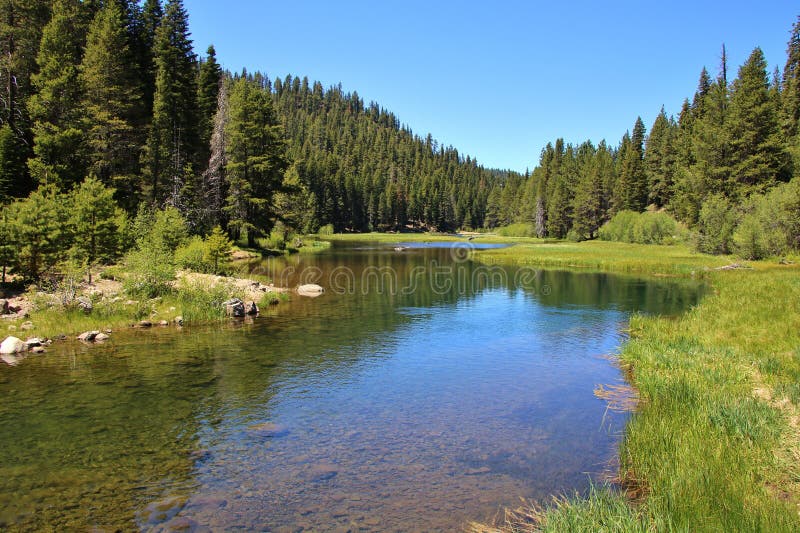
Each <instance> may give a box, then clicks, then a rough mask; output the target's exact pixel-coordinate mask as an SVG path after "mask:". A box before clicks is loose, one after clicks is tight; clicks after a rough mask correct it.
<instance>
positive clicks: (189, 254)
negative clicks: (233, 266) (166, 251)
mask: <svg viewBox="0 0 800 533" xmlns="http://www.w3.org/2000/svg"><path fill="white" fill-rule="evenodd" d="M232 246H233V243H231V241H230V239H228V237H227V235H225V233H224V232H223V231H222V229H221V228H220V227H219V226H216V227H215V228H214V229H213V230H212V232H211V234H210V235H209V236H208V237H206V238H205V239H202V238H201V237H199V236H194V237H192V238H191V239H189V240H188V242H186V244H184V245H182V246H181V247H179V248H178V249H177V250H176V251H175V262H176V264H177V265H178V266H179V267H180V268H185V269H188V270H192V271H195V272H203V273H206V274H227V273H229V271H230V252H231V247H232Z"/></svg>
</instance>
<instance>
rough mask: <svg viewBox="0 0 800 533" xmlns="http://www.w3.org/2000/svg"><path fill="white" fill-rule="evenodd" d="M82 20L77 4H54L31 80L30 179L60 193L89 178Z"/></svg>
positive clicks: (63, 0)
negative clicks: (83, 104)
mask: <svg viewBox="0 0 800 533" xmlns="http://www.w3.org/2000/svg"><path fill="white" fill-rule="evenodd" d="M80 18H81V4H80V2H78V0H56V1H55V3H54V4H53V15H52V18H51V19H50V22H48V23H47V26H45V28H44V30H43V32H42V42H41V45H40V47H39V53H38V55H37V57H36V62H37V64H38V65H39V72H38V73H37V74H35V75H34V76H32V81H33V85H34V87H35V88H36V90H37V93H36V94H34V95H33V96H31V98H30V101H29V105H28V108H29V111H30V115H31V118H32V120H33V121H34V123H33V133H34V139H35V141H34V142H35V144H34V147H33V151H34V153H35V157H34V158H33V159H31V160H30V161H29V162H28V166H29V168H30V172H31V176H32V177H33V178H34V179H35V180H36V181H37V182H39V183H43V184H44V183H53V184H55V185H56V186H58V187H61V188H69V187H71V186H72V185H73V184H75V183H78V182H80V181H81V180H82V179H83V178H84V177H85V175H86V158H85V145H84V134H83V129H82V124H81V119H82V117H81V112H80V107H81V106H80V102H81V99H82V92H81V84H80V81H79V76H78V65H79V64H80V61H81V52H82V48H83V41H84V39H83V35H81V32H80V31H78V30H77V29H76V27H75V22H76V20H80Z"/></svg>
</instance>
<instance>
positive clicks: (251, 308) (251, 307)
mask: <svg viewBox="0 0 800 533" xmlns="http://www.w3.org/2000/svg"><path fill="white" fill-rule="evenodd" d="M246 313H247V314H248V315H257V314H258V306H257V305H256V303H255V302H250V303H248V304H247V309H246Z"/></svg>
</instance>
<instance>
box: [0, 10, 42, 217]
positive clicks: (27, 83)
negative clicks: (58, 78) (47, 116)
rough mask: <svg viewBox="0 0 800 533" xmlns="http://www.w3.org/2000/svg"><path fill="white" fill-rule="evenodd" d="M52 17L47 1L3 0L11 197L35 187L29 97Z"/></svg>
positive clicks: (1, 83)
mask: <svg viewBox="0 0 800 533" xmlns="http://www.w3.org/2000/svg"><path fill="white" fill-rule="evenodd" d="M49 17H50V9H49V2H47V1H45V0H0V91H2V93H1V94H0V144H2V146H0V152H2V153H0V176H3V177H0V181H3V180H5V181H6V184H5V186H3V185H0V188H3V189H4V191H5V194H6V195H8V196H15V197H21V196H25V195H27V194H28V193H29V192H30V191H31V190H33V188H34V184H33V181H32V180H31V177H30V174H29V173H28V165H27V159H28V158H29V157H30V156H31V145H32V133H31V130H30V128H31V124H30V117H29V115H28V99H29V98H30V96H31V94H32V93H33V87H32V85H31V76H32V75H33V74H34V73H35V71H36V69H37V65H36V55H37V52H38V50H39V43H40V42H41V35H42V29H43V28H44V26H45V24H46V23H47V21H48V19H49ZM3 194H4V193H3V192H0V196H2V195H3ZM0 202H2V200H0Z"/></svg>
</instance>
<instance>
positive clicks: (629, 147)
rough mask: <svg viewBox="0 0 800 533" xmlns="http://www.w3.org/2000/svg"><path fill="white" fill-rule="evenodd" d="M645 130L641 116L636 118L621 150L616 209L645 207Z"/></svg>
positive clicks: (641, 209)
mask: <svg viewBox="0 0 800 533" xmlns="http://www.w3.org/2000/svg"><path fill="white" fill-rule="evenodd" d="M646 132H647V130H646V128H645V125H644V122H643V121H642V118H641V117H637V118H636V123H635V124H634V126H633V134H632V135H631V137H630V142H629V143H627V144H626V145H625V148H624V152H623V151H621V154H622V159H621V167H620V172H619V180H618V182H617V191H616V194H615V196H616V198H617V210H623V209H629V210H631V211H643V210H644V208H645V207H647V175H646V173H645V169H644V137H645V133H646Z"/></svg>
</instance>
